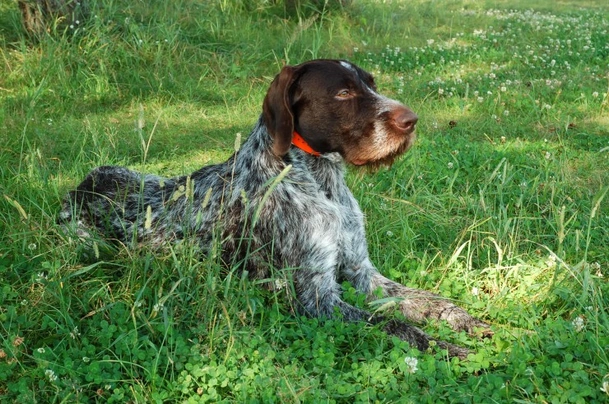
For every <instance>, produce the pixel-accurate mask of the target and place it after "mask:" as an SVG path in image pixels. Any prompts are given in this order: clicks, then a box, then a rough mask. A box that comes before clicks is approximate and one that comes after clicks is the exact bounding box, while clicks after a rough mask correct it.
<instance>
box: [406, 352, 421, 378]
mask: <svg viewBox="0 0 609 404" xmlns="http://www.w3.org/2000/svg"><path fill="white" fill-rule="evenodd" d="M404 362H406V365H407V366H408V373H410V374H414V373H415V372H416V371H417V370H418V368H417V365H418V364H419V361H418V359H417V358H411V357H410V356H407V357H405V358H404Z"/></svg>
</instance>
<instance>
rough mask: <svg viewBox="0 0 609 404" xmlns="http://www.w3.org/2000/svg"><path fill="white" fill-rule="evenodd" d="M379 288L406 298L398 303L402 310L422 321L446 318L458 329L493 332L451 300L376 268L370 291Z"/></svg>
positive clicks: (406, 314) (414, 318) (417, 320)
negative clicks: (385, 274) (393, 278)
mask: <svg viewBox="0 0 609 404" xmlns="http://www.w3.org/2000/svg"><path fill="white" fill-rule="evenodd" d="M378 288H381V290H382V293H383V296H386V297H400V298H403V300H401V301H400V302H399V305H400V311H401V312H402V313H403V314H404V316H406V318H408V319H409V320H412V321H414V322H417V323H422V322H424V321H425V320H427V319H433V320H444V321H446V322H447V323H448V324H449V325H450V326H451V327H452V328H453V329H455V330H457V331H462V330H463V331H467V332H468V333H470V334H474V333H476V332H481V333H482V334H484V335H489V334H491V333H492V332H491V331H490V329H489V325H488V324H486V323H485V322H483V321H480V320H478V319H477V318H475V317H473V316H471V315H470V314H469V313H468V312H467V311H465V310H464V309H462V308H461V307H459V306H457V305H455V304H454V303H452V302H451V301H450V300H448V299H445V298H443V297H441V296H439V295H436V294H434V293H431V292H427V291H424V290H420V289H414V288H409V287H406V286H404V285H401V284H399V283H397V282H394V281H392V280H390V279H388V278H386V277H384V276H383V275H381V274H380V273H378V272H377V271H376V270H374V272H373V275H372V276H371V280H370V292H374V291H375V290H377V289H378Z"/></svg>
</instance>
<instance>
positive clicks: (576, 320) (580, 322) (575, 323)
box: [571, 316, 585, 332]
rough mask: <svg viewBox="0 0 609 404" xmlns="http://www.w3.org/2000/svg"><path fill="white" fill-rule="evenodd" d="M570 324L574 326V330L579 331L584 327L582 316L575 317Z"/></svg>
mask: <svg viewBox="0 0 609 404" xmlns="http://www.w3.org/2000/svg"><path fill="white" fill-rule="evenodd" d="M571 324H572V325H573V328H575V331H576V332H580V331H581V330H583V329H584V327H585V323H584V318H583V317H582V316H577V317H575V318H574V319H573V321H572V322H571Z"/></svg>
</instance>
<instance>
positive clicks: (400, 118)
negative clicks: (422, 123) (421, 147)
mask: <svg viewBox="0 0 609 404" xmlns="http://www.w3.org/2000/svg"><path fill="white" fill-rule="evenodd" d="M392 118H393V122H394V123H395V126H397V127H398V129H400V130H403V131H405V132H406V131H412V130H413V129H414V126H415V125H416V124H417V121H418V120H419V117H418V116H417V114H415V113H414V112H412V111H411V110H409V109H408V108H400V109H398V110H397V111H395V112H394V113H393V117H392Z"/></svg>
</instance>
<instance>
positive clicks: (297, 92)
mask: <svg viewBox="0 0 609 404" xmlns="http://www.w3.org/2000/svg"><path fill="white" fill-rule="evenodd" d="M263 117H264V122H265V124H266V127H267V129H268V131H269V133H270V134H271V136H272V137H273V152H274V153H275V154H276V155H277V156H280V157H281V156H283V155H285V154H286V153H287V152H288V151H289V149H290V146H291V144H292V137H293V133H294V132H297V133H298V134H300V136H301V137H302V138H303V139H304V140H305V142H306V143H307V144H308V145H310V147H311V148H312V149H313V150H315V151H317V152H319V153H321V154H323V153H332V152H337V153H340V154H341V156H342V157H343V158H344V159H345V160H346V161H347V162H349V163H351V164H355V165H372V166H376V165H383V164H391V163H392V162H393V160H394V159H395V158H396V157H398V156H399V155H401V154H402V153H404V152H405V151H406V150H407V149H408V148H409V147H410V146H411V145H412V142H413V140H414V137H415V136H414V129H415V126H416V123H417V120H418V117H417V115H416V114H415V113H414V112H412V111H411V110H410V109H409V108H407V107H405V106H404V105H402V104H401V103H399V102H398V101H395V100H392V99H389V98H387V97H384V96H382V95H380V94H378V93H377V92H376V85H375V84H374V79H373V78H372V75H370V74H369V73H367V72H366V71H364V70H362V69H360V68H359V67H357V66H356V65H354V64H352V63H350V62H346V61H340V60H325V59H321V60H313V61H310V62H306V63H303V64H300V65H298V66H286V67H284V68H283V69H282V70H281V72H280V73H279V74H278V75H277V76H276V77H275V79H274V80H273V82H272V83H271V87H270V89H269V91H268V93H267V95H266V97H265V99H264V104H263Z"/></svg>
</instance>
